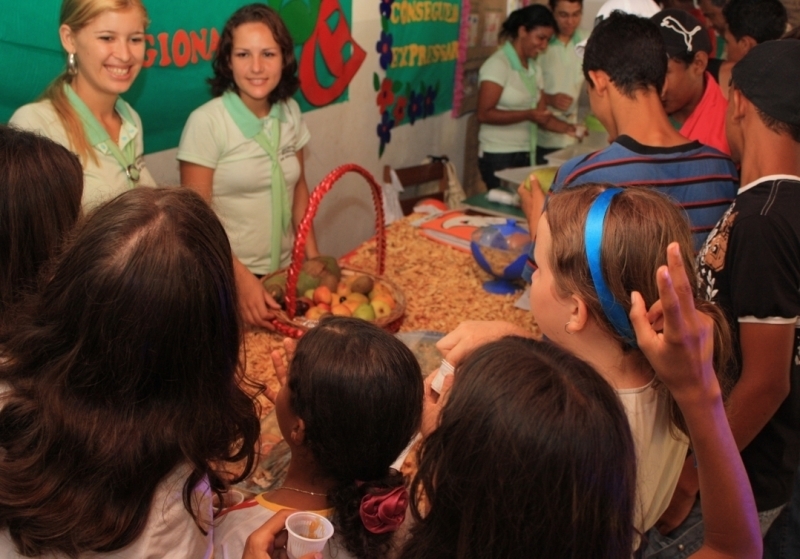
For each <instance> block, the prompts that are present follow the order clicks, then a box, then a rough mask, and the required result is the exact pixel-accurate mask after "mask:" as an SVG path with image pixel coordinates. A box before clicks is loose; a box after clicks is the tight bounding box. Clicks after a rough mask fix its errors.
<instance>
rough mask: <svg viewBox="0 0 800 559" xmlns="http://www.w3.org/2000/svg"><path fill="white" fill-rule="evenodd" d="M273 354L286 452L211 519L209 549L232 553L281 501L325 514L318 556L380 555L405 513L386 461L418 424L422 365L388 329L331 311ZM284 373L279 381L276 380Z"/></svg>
mask: <svg viewBox="0 0 800 559" xmlns="http://www.w3.org/2000/svg"><path fill="white" fill-rule="evenodd" d="M286 346H287V354H289V355H290V356H291V354H292V353H294V356H293V357H292V358H290V365H289V371H288V375H287V374H286V366H285V364H284V363H283V358H282V357H281V356H280V354H279V353H278V352H275V353H273V362H274V363H275V366H276V370H277V371H278V376H279V379H281V381H282V383H283V386H282V387H281V389H280V390H279V391H269V392H268V393H267V395H268V397H269V398H270V399H272V400H273V402H274V403H275V412H276V414H277V418H278V424H279V425H280V429H281V433H282V434H283V437H284V439H285V440H286V442H287V443H288V445H289V447H290V449H291V453H292V457H291V461H290V463H289V471H288V473H287V476H286V479H285V480H284V483H283V485H282V486H281V487H279V488H278V489H276V490H274V491H271V492H269V493H264V494H262V495H259V496H258V497H256V499H255V501H250V502H246V503H243V504H242V505H239V506H237V507H234V509H233V510H231V511H230V512H228V513H227V514H225V515H224V516H223V517H222V519H221V520H220V522H219V524H218V526H216V527H215V531H214V539H215V556H217V557H222V558H236V559H239V557H241V556H242V551H243V549H244V547H245V540H246V539H247V537H248V536H249V535H250V533H251V532H253V531H254V530H256V528H258V527H260V526H261V525H262V524H263V523H264V522H266V521H267V520H269V519H271V518H272V517H273V516H275V515H276V513H278V512H279V511H280V510H282V509H287V508H289V509H296V510H306V511H314V512H317V513H318V514H321V515H323V516H326V517H328V518H330V520H331V522H332V523H333V526H334V529H335V533H334V537H333V539H332V540H330V541H329V543H328V545H327V547H326V548H325V552H324V555H325V557H335V558H337V559H349V558H351V557H352V558H358V559H371V558H376V559H377V558H382V557H386V556H387V553H389V552H390V550H391V549H392V548H393V545H394V542H395V538H394V534H395V532H396V531H397V529H398V528H399V527H400V525H401V524H402V523H403V521H404V519H405V513H406V508H407V506H408V502H409V499H408V492H407V490H406V487H405V481H404V479H403V476H402V475H401V474H400V473H399V472H397V471H396V470H393V469H391V465H392V463H393V462H394V461H395V460H396V459H397V457H398V456H399V455H400V453H401V452H402V451H403V449H404V448H405V447H406V446H407V445H408V443H409V442H410V441H411V439H412V437H413V436H414V435H415V433H416V432H417V430H418V428H419V424H420V418H421V415H422V392H423V386H422V374H421V372H420V368H419V364H418V363H417V361H416V359H415V358H414V355H413V354H412V353H411V351H410V350H409V349H408V348H407V347H406V346H405V345H403V343H402V342H400V341H399V340H398V339H397V338H395V337H394V336H392V335H391V334H389V333H387V332H385V331H383V330H381V329H380V328H378V327H377V326H375V325H372V324H370V323H368V322H366V321H363V320H359V319H356V318H345V317H332V318H329V319H327V320H324V321H323V322H322V323H321V324H320V325H319V326H317V327H316V328H313V329H312V330H310V331H309V332H307V333H306V334H305V335H304V336H303V337H302V338H301V339H300V341H299V342H297V348H296V352H295V351H294V343H291V342H287V344H286ZM284 381H285V382H284Z"/></svg>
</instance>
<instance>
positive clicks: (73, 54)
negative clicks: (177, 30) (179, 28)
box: [9, 0, 155, 210]
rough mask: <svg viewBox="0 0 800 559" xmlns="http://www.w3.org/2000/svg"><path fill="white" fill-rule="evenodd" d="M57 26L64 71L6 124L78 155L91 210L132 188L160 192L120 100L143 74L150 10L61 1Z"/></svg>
mask: <svg viewBox="0 0 800 559" xmlns="http://www.w3.org/2000/svg"><path fill="white" fill-rule="evenodd" d="M59 22H60V24H61V26H60V27H59V30H58V31H59V36H60V37H61V45H62V46H63V47H64V50H65V51H66V53H67V67H66V69H65V70H64V72H63V73H62V74H61V75H60V76H58V77H57V78H56V79H55V80H54V81H53V83H51V84H50V86H49V87H48V88H47V89H46V90H45V92H44V93H43V94H42V97H41V99H40V100H39V101H37V102H36V103H31V104H28V105H25V106H23V107H20V108H19V109H18V110H17V111H16V112H15V113H14V114H13V115H12V117H11V120H10V121H9V124H11V125H14V126H16V127H17V128H22V129H25V130H31V131H34V132H38V133H39V134H41V135H43V136H46V137H48V138H50V139H51V140H53V141H55V142H57V143H59V144H61V145H63V146H64V147H66V148H67V149H69V150H71V151H73V152H74V153H75V154H77V155H78V157H80V160H81V165H82V166H83V180H84V188H83V197H82V200H81V204H82V205H83V209H84V210H88V209H91V208H94V207H95V206H98V205H100V204H102V203H103V202H106V201H108V200H110V199H112V198H114V197H115V196H117V195H118V194H121V193H122V192H125V191H126V190H129V189H131V188H133V187H135V186H141V185H147V186H155V180H154V179H153V177H152V176H151V175H150V173H149V172H148V171H147V168H146V167H145V164H144V158H143V155H144V143H143V141H142V135H143V133H142V121H141V119H140V118H139V115H138V114H136V111H134V110H133V108H132V107H131V106H130V105H129V104H128V103H126V102H125V101H123V100H122V98H121V97H120V95H121V94H123V93H125V92H126V91H128V89H130V87H131V85H133V82H134V80H135V79H136V76H138V75H139V71H140V70H141V69H142V63H143V62H144V52H145V35H144V32H145V28H146V27H147V23H148V19H147V11H146V10H145V8H144V6H143V5H142V3H141V1H140V0H64V1H63V3H62V4H61V15H60V18H59Z"/></svg>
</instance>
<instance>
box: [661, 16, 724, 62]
mask: <svg viewBox="0 0 800 559" xmlns="http://www.w3.org/2000/svg"><path fill="white" fill-rule="evenodd" d="M650 19H651V20H653V21H654V22H655V23H656V25H658V29H659V31H661V36H662V37H663V38H664V43H666V45H667V54H668V55H669V56H670V57H674V56H684V55H686V54H696V53H698V52H700V51H703V52H705V53H709V54H710V53H711V39H710V38H709V36H708V31H707V30H706V28H705V27H703V26H702V25H701V24H700V22H699V21H697V19H696V18H695V17H694V16H693V15H691V14H690V13H689V12H687V11H684V10H675V9H667V10H661V11H660V12H658V13H657V14H656V15H654V16H653V17H651V18H650Z"/></svg>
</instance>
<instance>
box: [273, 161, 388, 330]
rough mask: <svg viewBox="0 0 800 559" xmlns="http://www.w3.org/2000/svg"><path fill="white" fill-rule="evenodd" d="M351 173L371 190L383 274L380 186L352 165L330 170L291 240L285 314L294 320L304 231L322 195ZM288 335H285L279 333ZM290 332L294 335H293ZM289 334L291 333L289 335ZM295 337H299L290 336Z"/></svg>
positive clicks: (310, 201) (384, 233) (304, 249)
mask: <svg viewBox="0 0 800 559" xmlns="http://www.w3.org/2000/svg"><path fill="white" fill-rule="evenodd" d="M351 171H352V172H355V173H358V174H359V175H361V176H362V177H364V178H365V179H367V183H368V184H369V186H370V190H371V191H372V201H373V203H374V204H375V235H376V237H377V246H378V275H379V276H382V275H383V268H384V264H385V262H386V226H385V224H384V219H383V196H382V194H381V192H382V191H381V187H380V185H379V184H378V183H377V182H376V181H375V177H373V176H372V175H371V174H370V173H369V171H367V170H366V169H364V168H363V167H361V166H359V165H356V164H354V163H348V164H346V165H342V166H340V167H337V168H336V169H334V170H333V171H331V172H330V173H329V174H328V176H327V177H325V178H324V179H322V181H321V182H320V183H319V184H318V185H317V187H316V188H315V189H314V191H313V192H312V193H311V195H310V196H309V199H308V208H307V209H306V213H305V215H304V216H303V219H302V220H301V221H300V225H299V226H298V227H297V238H296V239H295V241H294V249H293V250H292V262H291V264H289V270H288V272H287V274H286V314H287V315H288V316H289V318H290V319H291V318H294V311H295V309H296V307H295V302H296V300H297V291H296V290H297V280H298V277H299V276H300V267H301V266H302V265H303V258H304V257H305V253H306V240H307V239H308V232H309V230H310V229H311V224H312V223H313V221H314V216H315V215H316V214H317V208H319V203H320V202H321V201H322V198H323V196H325V194H327V193H328V191H329V190H330V189H331V187H332V186H333V185H334V183H335V182H336V181H338V180H339V179H340V178H342V176H343V175H344V174H345V173H349V172H351ZM273 324H275V327H276V328H278V329H279V331H280V330H284V329H286V330H288V329H291V330H295V329H294V328H291V327H287V326H286V325H285V324H281V325H280V327H279V326H278V325H279V324H280V323H279V322H278V321H274V322H273ZM282 333H288V332H282ZM293 333H294V332H293ZM290 335H291V334H290ZM293 337H299V336H293Z"/></svg>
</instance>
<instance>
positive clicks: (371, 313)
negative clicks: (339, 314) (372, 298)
mask: <svg viewBox="0 0 800 559" xmlns="http://www.w3.org/2000/svg"><path fill="white" fill-rule="evenodd" d="M353 316H354V317H356V318H360V319H362V320H369V321H370V322H372V321H373V320H375V309H373V308H372V305H370V304H368V303H362V304H360V305H359V306H358V307H356V310H355V311H353Z"/></svg>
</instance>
